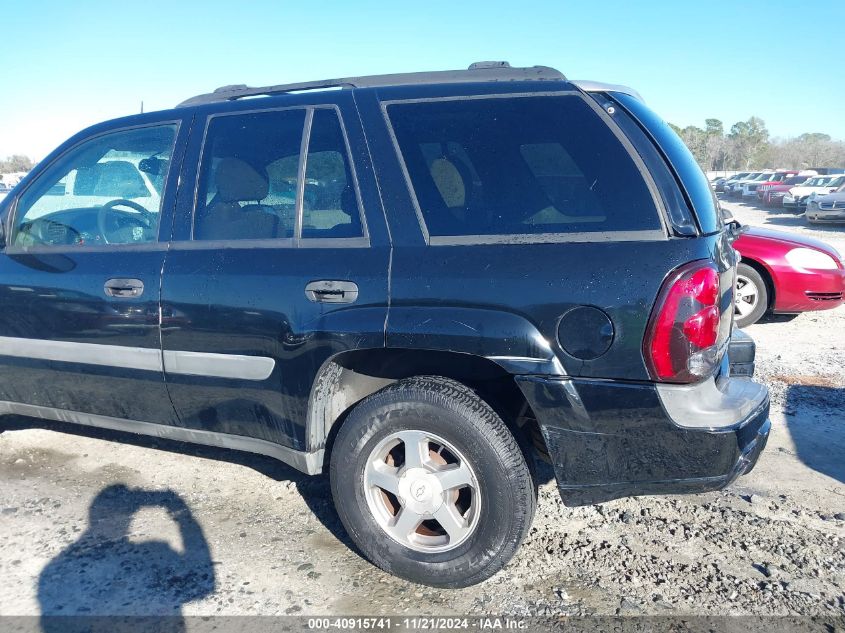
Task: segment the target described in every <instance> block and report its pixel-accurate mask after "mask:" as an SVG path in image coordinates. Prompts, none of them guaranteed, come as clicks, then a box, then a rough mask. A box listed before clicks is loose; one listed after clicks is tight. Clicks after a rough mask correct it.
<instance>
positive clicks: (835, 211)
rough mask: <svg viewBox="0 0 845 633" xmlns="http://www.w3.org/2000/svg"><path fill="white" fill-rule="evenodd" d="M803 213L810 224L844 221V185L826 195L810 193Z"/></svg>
mask: <svg viewBox="0 0 845 633" xmlns="http://www.w3.org/2000/svg"><path fill="white" fill-rule="evenodd" d="M804 215H805V217H806V218H807V222H809V223H810V224H822V223H824V222H845V185H842V186H841V187H839V189H837V190H836V191H834V192H833V193H829V194H827V195H818V194H812V195H811V196H810V198H809V199H808V200H807V210H806V211H805V212H804Z"/></svg>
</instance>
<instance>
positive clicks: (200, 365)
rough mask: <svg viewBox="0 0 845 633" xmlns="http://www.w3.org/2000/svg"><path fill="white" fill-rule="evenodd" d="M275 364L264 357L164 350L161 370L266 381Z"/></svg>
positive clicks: (173, 372) (190, 374)
mask: <svg viewBox="0 0 845 633" xmlns="http://www.w3.org/2000/svg"><path fill="white" fill-rule="evenodd" d="M275 366H276V361H275V360H273V359H272V358H268V357H267V356H245V355H242V354H212V353H207V352H176V351H171V350H164V371H166V372H167V373H171V374H182V375H184V376H208V377H212V378H237V379H239V380H266V379H267V378H269V377H270V374H272V373H273V368H274V367H275Z"/></svg>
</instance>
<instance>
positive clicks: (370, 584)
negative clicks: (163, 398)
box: [0, 204, 845, 616]
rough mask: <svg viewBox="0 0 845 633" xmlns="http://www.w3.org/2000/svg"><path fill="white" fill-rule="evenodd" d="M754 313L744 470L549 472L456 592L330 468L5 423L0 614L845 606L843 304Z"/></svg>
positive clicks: (760, 219)
mask: <svg viewBox="0 0 845 633" xmlns="http://www.w3.org/2000/svg"><path fill="white" fill-rule="evenodd" d="M729 206H730V207H731V209H732V210H733V211H734V213H735V215H736V217H738V218H739V219H740V220H741V221H743V222H746V223H753V224H758V225H764V226H772V227H775V228H786V229H787V230H796V231H798V232H801V233H804V234H812V235H814V236H816V237H821V238H822V239H826V240H827V241H829V242H831V243H835V244H836V246H837V248H839V250H840V251H842V252H843V253H845V229H829V228H824V229H820V230H815V231H810V230H808V229H807V228H806V227H804V226H803V219H802V218H796V217H795V216H791V215H785V214H784V215H776V214H769V213H766V212H763V211H758V210H755V209H750V208H746V207H743V206H742V205H735V204H731V205H729ZM748 331H749V333H750V334H751V335H752V336H753V337H754V338H755V339H756V340H757V343H758V366H757V371H758V378H759V379H761V380H765V381H766V382H767V383H768V384H769V385H770V387H771V390H772V422H773V430H772V436H771V439H770V442H769V445H768V447H767V449H766V451H765V452H764V454H763V456H762V457H761V459H760V462H759V464H758V466H757V468H755V470H754V471H753V472H752V473H751V474H750V475H748V476H746V477H743V478H741V479H740V480H739V481H738V482H737V483H736V484H735V485H733V486H732V487H731V488H729V489H728V490H725V491H722V492H714V493H707V494H701V495H694V496H686V497H640V498H635V499H626V500H619V501H614V502H611V503H606V504H603V505H599V506H591V507H584V508H576V509H570V508H566V507H564V506H563V505H562V504H561V502H560V499H559V497H558V494H557V491H556V489H555V487H554V485H553V484H545V485H543V486H542V487H541V490H540V502H539V508H538V512H537V517H536V519H535V522H534V526H533V528H532V530H531V532H530V534H529V536H528V538H527V540H526V542H525V543H524V545H523V546H522V549H521V550H520V552H519V554H518V555H517V556H516V558H515V559H514V560H513V561H512V562H511V564H510V565H509V566H508V567H507V568H506V569H505V570H504V571H503V572H501V573H499V574H498V575H497V576H495V577H494V578H492V579H491V580H489V581H487V582H485V583H483V584H481V585H479V586H476V587H472V588H469V589H464V590H460V591H444V590H438V589H430V588H425V587H420V586H416V585H411V584H409V583H406V582H403V581H401V580H397V579H395V578H393V577H391V576H388V575H387V574H385V573H382V572H381V571H379V570H378V569H375V568H374V567H372V566H371V565H369V564H368V563H367V562H366V561H365V560H363V559H362V558H361V557H360V556H359V555H358V554H357V553H355V551H353V550H352V549H351V548H350V544H349V541H348V539H347V537H346V536H345V535H344V533H343V530H342V528H341V527H340V525H339V522H338V520H337V517H336V515H335V513H334V511H333V510H332V506H331V500H330V492H329V486H328V482H327V480H326V479H325V478H306V477H303V476H300V475H299V474H297V473H296V472H295V471H293V470H291V469H289V468H287V467H284V466H282V465H279V464H277V463H275V462H273V461H271V460H265V459H262V458H259V457H252V456H244V455H235V454H227V453H225V452H222V451H216V450H212V449H205V448H192V447H186V446H184V445H180V444H177V443H169V442H163V441H161V440H152V439H145V438H134V437H130V436H125V435H118V434H112V433H106V432H100V431H84V430H83V431H72V430H71V429H70V427H66V426H60V425H51V426H50V427H49V428H48V429H44V428H34V427H29V426H27V425H26V424H24V423H17V422H12V423H9V424H8V426H7V429H8V430H6V431H5V432H4V433H3V434H2V435H0V480H2V481H3V490H4V491H3V495H2V498H0V534H2V535H3V538H2V540H0V577H2V578H3V579H4V582H3V586H2V589H0V614H38V613H41V612H48V613H58V614H69V613H76V612H81V613H89V614H90V613H123V614H179V613H184V614H197V615H212V614H230V615H236V614H265V615H273V614H299V615H303V614H308V615H312V614H313V615H317V614H341V615H351V614H369V615H372V614H402V613H412V614H486V613H497V614H513V615H543V614H570V615H577V614H606V615H614V614H625V615H627V614H672V615H693V614H702V615H724V614H772V615H788V614H798V615H822V616H826V615H832V616H843V615H845V459H843V458H842V456H843V454H845V414H843V411H845V362H843V361H845V309H842V308H840V309H837V310H834V311H829V312H819V313H810V314H804V315H801V316H798V317H796V318H794V319H784V318H780V319H773V320H770V321H769V322H766V323H760V324H757V325H754V326H752V327H751V328H749V330H748ZM118 439H119V440H122V441H124V442H126V441H129V442H130V443H117V442H116V441H115V440H118ZM541 471H545V472H544V474H545V475H547V476H550V473H549V472H548V469H547V468H546V469H541Z"/></svg>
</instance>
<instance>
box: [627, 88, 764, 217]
mask: <svg viewBox="0 0 845 633" xmlns="http://www.w3.org/2000/svg"><path fill="white" fill-rule="evenodd" d="M612 96H613V98H614V99H615V100H616V101H618V102H619V103H621V104H622V105H623V106H624V107H625V108H626V109H627V110H628V111H629V112H630V113H631V114H632V115H633V116H634V117H635V118H636V119H637V120H638V121H639V122H640V125H642V126H643V127H644V128H645V129H646V130H647V131H648V132H649V133H650V134H651V136H652V138H654V140H655V141H656V142H657V144H658V145H659V146H660V149H661V150H662V151H663V153H664V154H665V155H666V158H667V159H668V160H669V163H670V164H671V165H672V167H673V168H674V170H675V173H677V175H678V178H679V179H680V181H681V183H682V185H683V187H684V189H685V191H686V194H687V196H688V197H689V200H690V202H691V203H692V206H693V209H694V210H695V214H696V216H697V217H698V223H699V224H700V226H701V230H702V231H704V232H705V233H715V232H716V231H721V230H722V229H723V225H722V222H721V221H720V220H719V213H718V211H717V208H718V205H717V203H716V198H715V196H714V195H713V190H712V189H711V188H710V183H709V182H707V176H705V175H704V172H703V171H701V167H699V166H698V163H697V162H696V161H695V157H694V156H693V155H692V152H690V151H689V148H687V146H686V145H685V144H684V142H683V141H682V140H681V139H680V137H679V136H678V135H677V134H675V132H674V131H673V130H672V128H670V127H669V126H668V125H667V124H666V122H665V121H663V119H661V118H660V117H659V116H657V115H656V114H655V113H654V112H652V111H651V110H650V109H649V108H648V107H646V105H645V104H644V103H643V102H642V101H640V100H639V99H636V98H635V97H632V96H630V95H626V94H621V93H613V95H612ZM757 175H759V172H758V173H756V174H754V175H753V176H757ZM753 176H749V177H753Z"/></svg>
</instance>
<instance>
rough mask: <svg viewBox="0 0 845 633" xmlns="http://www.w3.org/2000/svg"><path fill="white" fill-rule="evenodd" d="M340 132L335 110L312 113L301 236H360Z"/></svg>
mask: <svg viewBox="0 0 845 633" xmlns="http://www.w3.org/2000/svg"><path fill="white" fill-rule="evenodd" d="M352 183H353V181H352V173H351V171H350V167H349V157H348V156H347V153H346V143H345V141H344V138H343V130H342V129H341V127H340V121H339V120H338V118H337V113H336V112H335V110H325V109H320V110H315V111H314V119H313V122H312V124H311V135H310V137H309V141H308V159H307V162H306V167H305V189H304V194H303V200H302V237H304V238H309V237H361V236H363V234H364V233H363V229H362V226H361V215H360V212H359V210H358V199H357V197H356V195H355V188H354V185H353V184H352Z"/></svg>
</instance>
